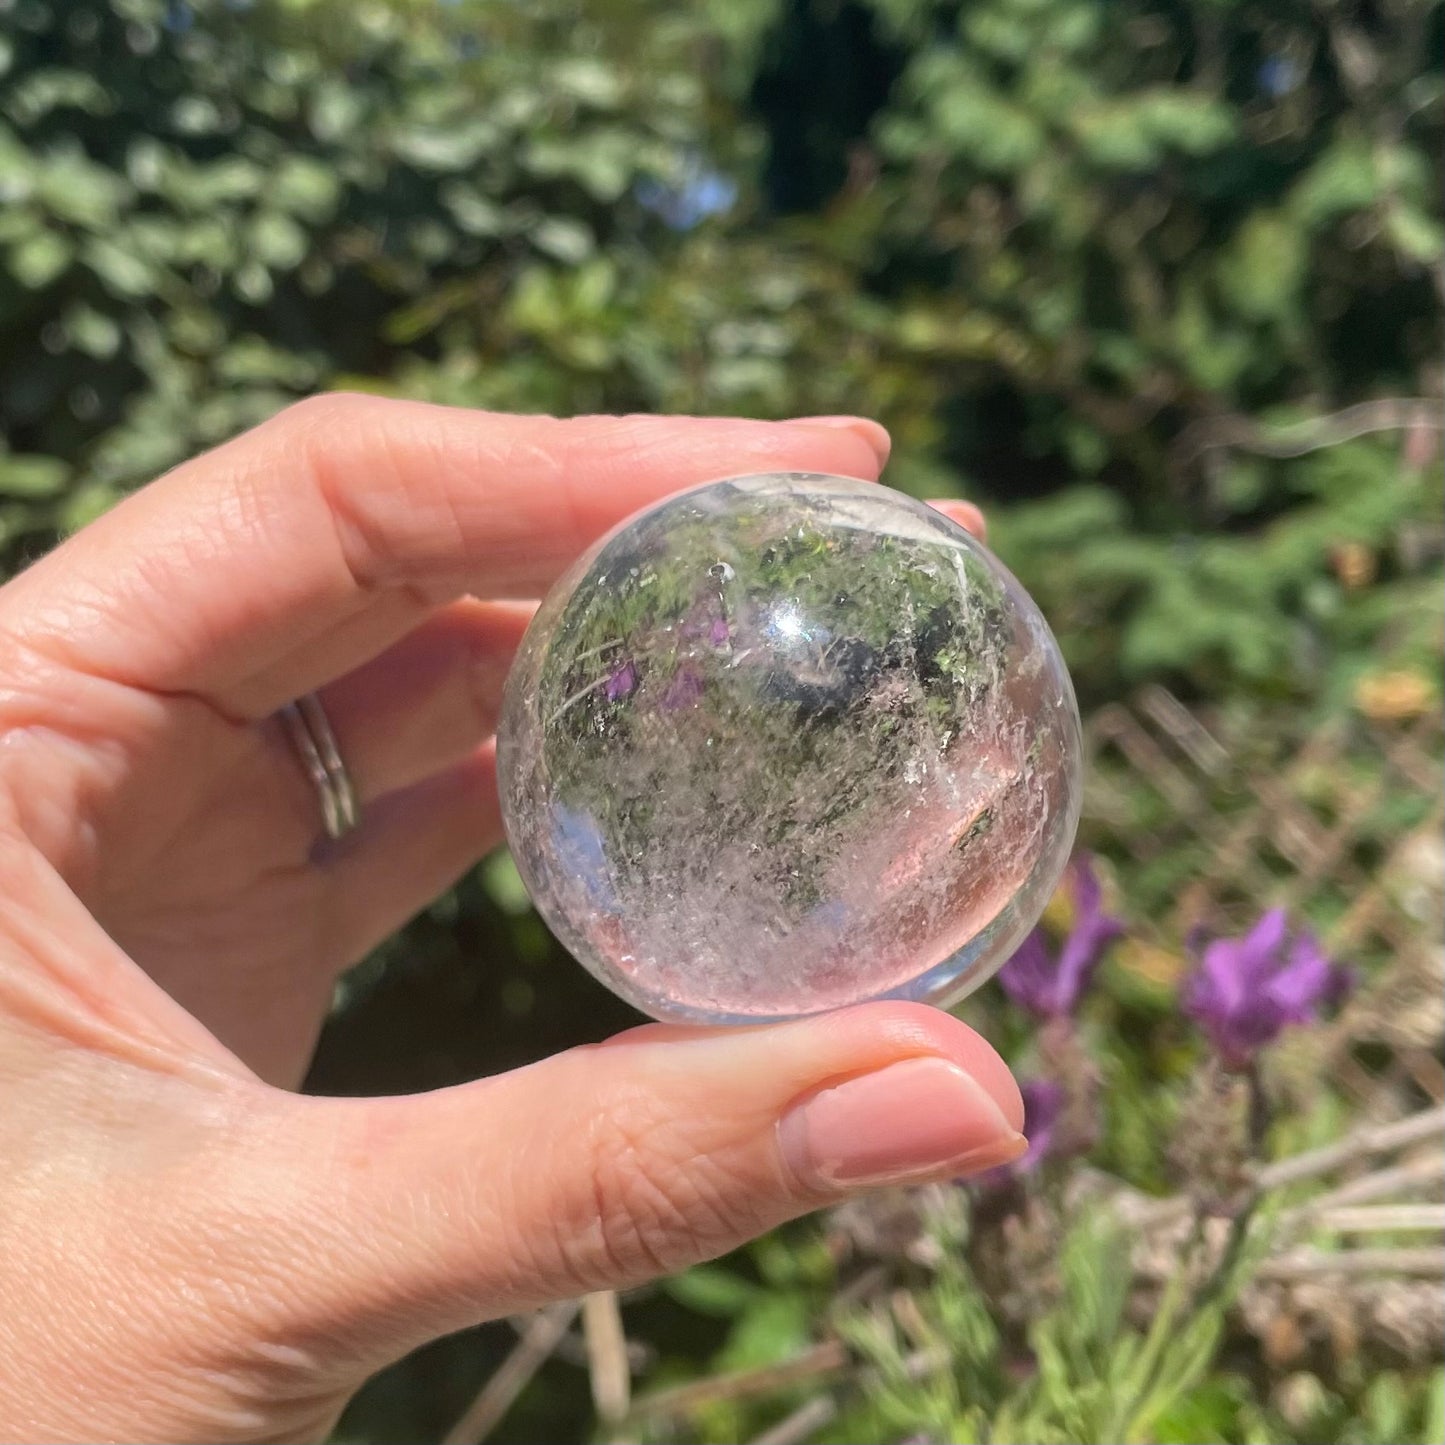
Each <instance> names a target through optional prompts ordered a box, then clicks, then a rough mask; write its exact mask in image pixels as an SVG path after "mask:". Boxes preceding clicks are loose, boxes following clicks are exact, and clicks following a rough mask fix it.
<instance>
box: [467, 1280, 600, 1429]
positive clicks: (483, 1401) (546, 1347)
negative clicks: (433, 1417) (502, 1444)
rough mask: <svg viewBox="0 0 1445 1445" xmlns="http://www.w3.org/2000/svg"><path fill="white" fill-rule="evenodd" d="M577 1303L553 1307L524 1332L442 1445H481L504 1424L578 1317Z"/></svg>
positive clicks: (570, 1301) (535, 1317) (532, 1322)
mask: <svg viewBox="0 0 1445 1445" xmlns="http://www.w3.org/2000/svg"><path fill="white" fill-rule="evenodd" d="M578 1309H579V1305H578V1303H577V1301H575V1300H568V1301H567V1302H566V1303H564V1304H556V1305H550V1306H549V1307H548V1308H547V1309H544V1310H543V1311H541V1313H540V1314H537V1315H535V1316H533V1318H532V1321H531V1323H530V1324H528V1326H527V1328H526V1329H525V1330H524V1331H523V1332H522V1338H521V1339H520V1340H518V1341H517V1343H516V1344H515V1345H514V1346H513V1347H512V1351H511V1353H510V1354H509V1355H508V1356H507V1358H506V1359H505V1360H503V1361H502V1363H501V1365H500V1366H499V1367H498V1369H497V1372H496V1373H495V1374H494V1375H493V1376H492V1377H491V1379H490V1380H488V1381H487V1383H486V1384H485V1385H483V1386H482V1388H481V1390H480V1391H479V1393H478V1394H477V1397H476V1399H474V1400H473V1401H472V1403H471V1404H470V1405H468V1406H467V1408H466V1409H465V1410H464V1411H463V1412H462V1414H461V1416H460V1417H459V1418H458V1420H457V1422H456V1424H455V1425H453V1426H452V1428H451V1429H450V1430H448V1431H447V1433H446V1434H445V1435H444V1436H443V1437H442V1445H481V1442H482V1441H483V1440H485V1439H486V1438H487V1436H488V1435H490V1434H491V1433H492V1431H493V1430H495V1429H496V1428H497V1426H498V1425H499V1424H500V1423H501V1421H502V1418H503V1416H505V1415H506V1413H507V1411H508V1410H510V1409H511V1408H512V1405H513V1403H514V1402H515V1401H516V1398H517V1396H518V1395H520V1394H521V1393H522V1391H523V1390H525V1389H526V1388H527V1385H528V1384H529V1383H530V1382H531V1380H532V1377H533V1376H534V1375H535V1374H536V1373H537V1371H538V1370H540V1369H541V1368H542V1366H543V1365H544V1364H546V1362H547V1357H548V1356H549V1355H550V1354H551V1353H552V1351H553V1350H554V1349H556V1348H557V1343H558V1341H559V1340H560V1339H561V1338H562V1336H563V1335H564V1334H566V1333H567V1329H568V1327H569V1326H570V1325H571V1323H572V1321H573V1320H574V1319H575V1318H576V1317H577V1311H578Z"/></svg>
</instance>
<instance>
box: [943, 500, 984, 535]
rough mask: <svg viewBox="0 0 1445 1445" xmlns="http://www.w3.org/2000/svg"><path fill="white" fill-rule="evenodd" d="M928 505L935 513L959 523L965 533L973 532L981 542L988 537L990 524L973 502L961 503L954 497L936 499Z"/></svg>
mask: <svg viewBox="0 0 1445 1445" xmlns="http://www.w3.org/2000/svg"><path fill="white" fill-rule="evenodd" d="M928 505H929V506H930V507H932V508H933V510H934V511H935V512H942V513H943V515H944V516H945V517H947V518H949V519H950V520H951V521H954V522H957V523H958V525H959V526H960V527H962V528H963V529H964V531H965V532H972V533H973V535H974V536H975V537H977V538H978V539H979V540H980V541H983V540H984V539H985V538H986V537H987V536H988V523H987V522H986V521H985V520H984V516H983V513H982V512H981V511H979V509H978V508H977V507H975V506H974V504H973V503H972V502H960V501H958V500H957V499H956V498H953V497H936V498H933V499H932V500H930V501H929V503H928Z"/></svg>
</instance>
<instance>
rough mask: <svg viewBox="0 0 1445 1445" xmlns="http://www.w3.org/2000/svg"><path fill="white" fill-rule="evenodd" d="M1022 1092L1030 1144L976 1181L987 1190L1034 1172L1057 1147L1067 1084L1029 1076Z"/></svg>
mask: <svg viewBox="0 0 1445 1445" xmlns="http://www.w3.org/2000/svg"><path fill="white" fill-rule="evenodd" d="M1019 1093H1021V1094H1022V1095H1023V1098H1024V1130H1023V1132H1024V1137H1025V1138H1026V1139H1027V1140H1028V1141H1029V1147H1028V1148H1027V1149H1025V1150H1024V1152H1023V1153H1022V1154H1020V1155H1019V1157H1018V1158H1017V1159H1015V1160H1014V1161H1013V1162H1012V1163H1011V1164H1001V1165H999V1167H998V1168H997V1169H990V1170H988V1171H987V1172H986V1173H983V1174H980V1175H979V1176H978V1178H977V1179H975V1180H974V1181H973V1182H974V1183H975V1184H978V1185H981V1186H982V1187H983V1188H984V1189H985V1190H993V1189H999V1188H1002V1187H1003V1186H1004V1185H1006V1184H1009V1183H1011V1182H1013V1181H1014V1180H1016V1179H1018V1177H1019V1176H1020V1175H1021V1174H1031V1173H1032V1172H1033V1171H1034V1170H1035V1169H1037V1168H1038V1167H1039V1165H1040V1164H1042V1163H1043V1162H1044V1160H1045V1159H1047V1158H1048V1157H1049V1156H1050V1155H1051V1154H1053V1153H1054V1151H1055V1148H1056V1140H1055V1131H1056V1126H1057V1125H1058V1122H1059V1116H1060V1115H1061V1114H1062V1113H1063V1112H1064V1105H1065V1104H1067V1103H1068V1093H1067V1092H1066V1090H1065V1089H1064V1086H1063V1085H1062V1084H1057V1083H1055V1082H1054V1081H1053V1080H1052V1079H1029V1080H1027V1081H1026V1082H1025V1083H1022V1084H1020V1085H1019Z"/></svg>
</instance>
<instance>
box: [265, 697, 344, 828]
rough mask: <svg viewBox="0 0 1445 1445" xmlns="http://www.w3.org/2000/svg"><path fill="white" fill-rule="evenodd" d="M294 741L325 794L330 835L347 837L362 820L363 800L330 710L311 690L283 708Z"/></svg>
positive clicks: (324, 810) (321, 793)
mask: <svg viewBox="0 0 1445 1445" xmlns="http://www.w3.org/2000/svg"><path fill="white" fill-rule="evenodd" d="M281 716H282V718H283V719H284V720H285V723H286V727H287V730H288V731H289V732H290V734H291V741H292V742H293V743H295V745H296V751H297V752H298V753H300V754H301V762H302V764H303V765H304V766H305V768H306V773H307V776H308V777H309V778H310V779H311V781H312V783H313V784H315V787H316V792H317V794H318V795H319V796H320V798H321V821H322V822H323V823H324V824H325V826H326V836H327V837H328V838H344V837H345V836H346V834H348V833H349V832H351V830H352V829H353V828H355V827H357V826H358V825H359V824H360V822H361V803H360V801H359V800H358V799H357V796H356V788H355V786H354V784H353V783H352V781H351V775H350V774H349V773H348V772H347V771H346V764H345V763H343V762H342V761H341V751H340V749H339V748H338V747H337V746H336V734H335V733H334V732H332V731H331V724H330V723H329V722H328V721H327V718H326V713H325V712H324V711H323V710H322V707H321V703H320V702H319V701H318V700H317V697H316V694H315V693H310V692H308V693H307V694H306V696H305V697H298V698H297V699H296V701H295V702H288V703H287V704H286V706H285V707H283V708H282V709H281Z"/></svg>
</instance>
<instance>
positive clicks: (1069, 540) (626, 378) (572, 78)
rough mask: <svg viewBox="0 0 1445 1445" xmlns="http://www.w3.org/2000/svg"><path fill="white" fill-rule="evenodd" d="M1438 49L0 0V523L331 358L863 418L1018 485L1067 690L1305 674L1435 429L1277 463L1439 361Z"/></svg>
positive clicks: (183, 445) (125, 482)
mask: <svg viewBox="0 0 1445 1445" xmlns="http://www.w3.org/2000/svg"><path fill="white" fill-rule="evenodd" d="M1442 53H1445V27H1442V18H1441V8H1440V6H1439V5H1438V4H1433V3H1428V0H1389V3H1380V4H1376V5H1374V6H1367V7H1363V8H1361V7H1358V6H1353V5H1345V4H1335V3H1331V4H1325V5H1316V4H1312V3H1305V0H1286V3H1279V4H1269V5H1265V4H1259V3H1240V0H1235V3H1228V4H1218V3H1212V0H1194V3H1181V0H1168V3H1163V0H1151V3H1129V4H1123V5H1120V4H1117V3H1112V0H972V3H969V4H967V5H962V6H960V5H957V4H954V3H929V0H866V3H864V0H849V3H842V0H836V3H828V4H821V3H810V0H791V3H789V0H731V3H728V4H722V3H718V4H713V5H694V6H690V7H676V6H672V5H667V4H664V3H659V0H535V3H529V4H527V5H525V6H520V5H516V4H513V3H510V0H456V3H450V4H446V3H441V0H435V3H421V0H411V3H401V0H398V3H393V4H387V3H379V0H368V3H361V4H354V5H353V4H344V5H343V4H341V3H339V0H64V3H61V0H7V5H6V9H5V24H4V35H3V41H0V197H3V198H4V211H3V215H0V326H3V329H4V333H5V335H6V336H7V338H9V344H8V345H7V347H6V349H5V354H4V356H3V358H0V435H3V437H4V438H5V446H6V447H7V450H6V451H5V452H4V453H3V455H0V546H3V548H4V557H5V558H6V559H7V560H8V563H9V565H11V566H14V565H17V564H18V563H19V562H21V561H22V560H23V559H24V558H25V557H26V556H28V555H32V554H33V553H34V551H35V550H37V549H38V548H40V547H42V546H43V545H45V544H46V543H47V542H48V541H49V540H50V538H51V537H52V536H53V535H55V533H57V532H59V531H64V530H66V529H68V528H70V527H73V526H75V525H77V524H79V523H81V522H83V521H84V520H85V519H86V518H87V517H89V516H91V515H93V514H94V513H95V512H96V511H97V510H99V509H100V508H102V507H104V506H105V505H106V504H107V503H108V502H109V501H110V500H111V499H112V498H113V497H114V496H115V495H116V494H117V493H118V492H119V491H122V490H124V489H125V488H128V487H130V486H133V485H135V484H137V483H138V482H141V481H143V480H145V479H147V478H148V477H150V476H152V475H154V474H155V473H156V472H158V471H160V470H162V469H164V468H165V467H167V466H170V465H172V464H173V463H175V462H177V461H179V460H180V459H182V458H183V457H185V456H187V455H190V454H191V453H193V452H195V451H196V450H198V449H200V448H203V447H205V446H208V445H210V444H212V443H214V442H216V441H219V440H221V439H222V438H224V437H226V436H228V435H230V434H232V433H233V432H235V431H236V430H237V429H239V428H241V427H244V426H246V425H249V424H251V423H253V422H255V421H257V420H259V419H260V418H262V417H263V416H265V415H267V414H268V413H270V412H271V411H273V410H274V409H276V408H277V407H278V406H280V405H281V404H283V403H284V402H285V401H287V400H288V399H290V398H292V397H295V396H299V395H302V394H304V393H306V392H308V391H312V390H315V389H318V388H322V387H327V386H334V385H347V386H360V387H366V388H373V389H378V390H389V391H398V392H404V393H407V394H410V395H417V396H423V397H430V398H434V399H436V400H440V401H447V402H455V403H461V404H467V405H481V406H491V407H499V408H513V409H520V410H551V411H577V410H633V409H636V410H664V411H683V410H691V411H737V412H747V413H753V414H764V415H785V414H789V413H806V412H821V411H837V410H844V409H850V410H851V409H856V410H859V411H864V412H867V413H870V414H874V415H878V416H880V417H881V418H882V419H883V420H884V421H885V422H887V423H888V424H889V425H890V426H891V427H892V428H893V430H894V433H895V436H896V438H897V451H896V460H895V462H894V465H893V469H892V479H893V481H894V482H895V484H896V485H899V486H902V487H904V488H906V489H908V490H912V491H916V492H928V491H933V492H943V493H953V492H958V491H961V490H963V491H968V492H970V493H972V494H975V495H980V496H982V497H983V498H984V499H986V500H990V501H993V502H994V503H1000V502H1009V503H1012V502H1016V501H1019V500H1022V499H1029V500H1031V501H1037V500H1039V499H1047V500H1044V501H1042V504H1041V505H1030V506H1027V507H1024V508H1021V509H1019V510H1018V512H1017V514H1016V515H1015V514H1013V513H1008V514H1005V513H1003V512H1000V518H1001V520H1000V525H999V531H998V537H999V541H1000V545H1001V547H1003V549H1004V550H1005V554H1006V555H1007V557H1008V558H1009V560H1010V561H1011V562H1013V564H1014V565H1015V566H1016V568H1017V569H1018V570H1019V571H1020V572H1021V573H1022V575H1023V576H1024V580H1025V581H1026V582H1027V583H1028V584H1029V585H1030V586H1031V587H1033V588H1034V589H1035V590H1036V591H1038V593H1039V594H1040V597H1041V600H1042V601H1043V602H1044V603H1045V605H1046V608H1047V609H1048V610H1049V611H1050V615H1051V616H1052V617H1053V618H1054V619H1055V621H1056V624H1057V626H1058V628H1059V630H1060V632H1061V633H1063V634H1064V635H1065V642H1066V645H1067V646H1068V648H1069V651H1070V656H1071V662H1072V663H1073V665H1074V666H1075V668H1076V671H1077V673H1078V675H1079V681H1080V684H1081V690H1082V691H1083V693H1084V695H1085V697H1086V699H1097V698H1100V697H1104V696H1109V695H1112V694H1114V693H1115V692H1117V691H1118V689H1119V688H1121V687H1122V686H1126V685H1128V684H1130V683H1134V682H1137V681H1140V680H1143V679H1146V678H1163V679H1167V680H1169V681H1171V682H1173V683H1175V684H1183V685H1186V686H1187V687H1190V688H1193V689H1194V690H1195V691H1197V692H1203V693H1216V692H1218V691H1220V690H1227V689H1230V688H1236V687H1238V688H1247V689H1262V690H1266V691H1274V692H1283V693H1285V694H1290V693H1294V694H1296V695H1306V694H1309V695H1317V694H1318V693H1319V692H1320V690H1321V688H1322V687H1324V686H1325V685H1326V684H1327V683H1328V682H1329V681H1330V680H1331V679H1336V678H1337V674H1338V670H1339V665H1340V662H1341V660H1340V656H1339V654H1340V652H1341V651H1342V650H1343V651H1344V652H1345V653H1346V654H1348V653H1349V652H1350V650H1351V648H1352V647H1357V646H1358V645H1359V636H1358V634H1359V632H1360V630H1361V629H1360V625H1359V623H1358V618H1357V614H1358V613H1359V611H1360V609H1361V607H1364V606H1366V604H1365V602H1364V601H1363V600H1361V599H1354V600H1351V599H1349V598H1347V597H1346V596H1345V594H1346V593H1347V592H1348V590H1349V589H1348V586H1346V585H1343V584H1342V583H1341V581H1340V579H1339V577H1338V575H1337V568H1336V560H1337V559H1336V552H1337V549H1338V547H1339V546H1340V545H1341V544H1358V545H1361V546H1363V547H1365V548H1367V549H1368V551H1369V553H1370V556H1371V559H1372V560H1373V562H1374V564H1375V570H1376V572H1380V573H1382V574H1383V578H1384V580H1386V581H1392V580H1394V579H1395V578H1397V577H1398V576H1400V574H1403V573H1409V572H1411V571H1418V563H1419V561H1420V558H1419V555H1418V554H1419V552H1420V550H1421V548H1420V546H1419V545H1418V543H1419V540H1420V539H1419V536H1418V535H1417V534H1418V533H1419V530H1420V519H1421V518H1422V516H1423V517H1426V518H1428V517H1429V516H1430V508H1431V505H1432V501H1433V499H1431V498H1427V497H1425V496H1423V495H1422V490H1423V489H1422V485H1421V475H1420V474H1421V472H1422V471H1423V469H1424V467H1425V466H1426V465H1427V464H1428V463H1429V462H1430V461H1431V459H1432V458H1433V455H1434V452H1433V449H1432V448H1431V447H1430V446H1429V444H1428V443H1429V436H1431V435H1433V433H1430V434H1429V435H1425V434H1424V433H1421V430H1420V429H1421V428H1425V427H1429V426H1432V425H1437V424H1438V420H1439V419H1438V416H1436V415H1433V413H1428V412H1426V411H1425V409H1424V408H1423V407H1420V406H1417V407H1414V408H1411V407H1403V408H1402V407H1395V408H1394V409H1393V410H1392V409H1391V407H1390V406H1389V405H1388V404H1387V405H1385V406H1383V407H1380V408H1377V412H1378V414H1377V415H1368V414H1367V415H1365V416H1364V417H1362V418H1361V419H1360V420H1361V423H1362V425H1363V426H1364V427H1365V428H1366V429H1368V428H1370V427H1379V428H1382V429H1381V430H1378V431H1376V432H1374V433H1373V435H1372V436H1367V438H1366V439H1365V440H1363V441H1360V442H1358V443H1357V444H1352V445H1344V446H1341V447H1339V448H1337V449H1335V450H1333V451H1331V452H1328V453H1325V454H1321V453H1318V452H1306V453H1304V454H1303V455H1302V456H1299V457H1292V458H1274V457H1269V456H1263V455H1258V454H1257V453H1258V452H1259V451H1260V450H1263V451H1266V452H1267V451H1270V450H1272V449H1273V450H1278V449H1279V448H1278V447H1272V446H1271V441H1272V440H1275V441H1277V440H1279V438H1280V437H1282V438H1283V439H1284V443H1285V445H1284V450H1286V451H1289V450H1291V449H1292V446H1291V439H1293V441H1294V442H1296V443H1298V444H1300V445H1303V446H1310V445H1312V444H1313V442H1314V441H1315V440H1337V439H1338V438H1337V437H1336V436H1334V435H1332V434H1330V433H1328V432H1326V433H1322V434H1321V435H1320V436H1319V437H1314V436H1312V433H1311V430H1310V427H1309V425H1308V419H1309V418H1311V417H1314V416H1317V415H1319V414H1323V413H1329V412H1333V411H1335V410H1336V409H1337V408H1339V407H1341V406H1343V405H1346V404H1349V403H1360V402H1371V401H1376V402H1378V401H1379V400H1380V399H1381V398H1387V397H1416V396H1424V395H1434V394H1436V393H1438V390H1439V386H1440V369H1439V351H1440V342H1441V332H1440V324H1439V320H1440V306H1439V288H1440V285H1441V281H1440V276H1441V265H1442V254H1445V229H1442V225H1441V217H1440V206H1439V196H1438V177H1437V167H1436V165H1435V159H1436V158H1437V157H1438V154H1439V151H1440V147H1441V141H1442V138H1445V125H1442V118H1445V112H1442V100H1441V96H1442V68H1441V56H1442ZM1301 421H1304V422H1305V423H1306V425H1305V427H1304V430H1303V431H1302V432H1300V431H1296V432H1282V433H1279V434H1278V436H1276V431H1277V429H1278V428H1281V427H1286V426H1288V424H1290V423H1299V422H1301ZM1417 433H1420V435H1417ZM1402 437H1405V438H1406V439H1407V440H1406V444H1405V448H1404V450H1405V451H1406V453H1407V454H1408V455H1410V456H1413V457H1414V458H1415V459H1416V460H1415V462H1414V463H1413V464H1412V465H1403V466H1402V465H1401V461H1400V459H1401V451H1402V446H1401V438H1402ZM1422 437H1423V440H1422V439H1421V438H1422ZM1411 438H1414V441H1413V442H1412V441H1410V440H1409V439H1411ZM1412 447H1413V450H1412ZM1430 490H1431V491H1433V489H1430ZM1412 529H1413V530H1412ZM1434 541H1435V543H1436V544H1437V545H1438V537H1436V538H1434ZM1412 543H1413V546H1412ZM1426 550H1427V551H1428V548H1427V549H1426ZM1402 597H1403V594H1402ZM1420 598H1421V594H1419V593H1418V592H1417V593H1416V594H1414V597H1413V600H1415V601H1417V602H1418V601H1419V600H1420ZM1369 605H1370V607H1373V609H1374V610H1376V611H1378V608H1379V604H1378V602H1376V601H1373V600H1372V601H1371V602H1370V604H1369ZM1367 610H1368V609H1367ZM1365 630H1366V631H1367V632H1368V631H1370V630H1371V629H1370V628H1368V627H1367V628H1366V629H1365ZM1413 642H1414V645H1415V647H1416V649H1417V650H1419V648H1420V647H1421V646H1422V645H1428V644H1422V643H1421V641H1420V639H1419V638H1415V639H1413ZM1343 666H1344V668H1345V671H1346V672H1348V671H1349V667H1350V659H1349V658H1348V657H1346V659H1345V661H1344V664H1343Z"/></svg>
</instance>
